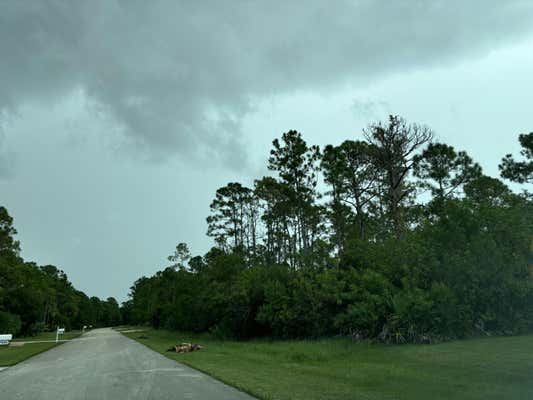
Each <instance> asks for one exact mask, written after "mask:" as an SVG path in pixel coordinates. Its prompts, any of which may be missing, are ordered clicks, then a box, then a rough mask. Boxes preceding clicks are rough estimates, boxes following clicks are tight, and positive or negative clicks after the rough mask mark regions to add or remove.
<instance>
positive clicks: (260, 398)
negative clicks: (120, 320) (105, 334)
mask: <svg viewBox="0 0 533 400" xmlns="http://www.w3.org/2000/svg"><path fill="white" fill-rule="evenodd" d="M115 332H118V333H120V334H121V335H122V336H124V337H125V338H128V339H130V340H133V341H134V342H137V343H139V344H141V345H143V346H144V347H146V348H148V349H150V350H152V351H153V352H155V353H157V354H161V355H162V356H163V357H165V358H168V359H169V360H172V361H174V362H176V363H178V364H183V365H185V366H187V367H189V368H192V369H194V370H195V371H198V372H201V373H202V374H205V375H207V376H209V377H211V378H213V379H216V380H217V381H219V382H221V383H223V384H224V385H228V386H230V387H232V388H234V389H236V390H238V391H240V392H243V393H246V394H247V395H249V396H252V397H255V398H256V399H257V400H273V398H271V397H265V396H263V395H261V394H259V393H255V392H254V391H253V390H250V389H248V388H245V387H242V386H240V385H239V384H237V383H235V382H230V381H228V380H226V379H224V378H221V377H219V376H217V375H214V374H212V373H211V372H209V371H205V370H204V369H202V368H198V367H196V366H194V365H191V364H190V363H188V362H186V361H182V360H180V361H178V360H176V359H175V358H172V357H170V356H169V355H168V354H166V352H160V351H157V350H156V349H154V348H152V347H151V346H149V345H148V344H146V343H144V342H141V341H140V340H139V339H136V338H133V337H129V336H128V335H125V334H123V333H122V332H121V331H118V330H115Z"/></svg>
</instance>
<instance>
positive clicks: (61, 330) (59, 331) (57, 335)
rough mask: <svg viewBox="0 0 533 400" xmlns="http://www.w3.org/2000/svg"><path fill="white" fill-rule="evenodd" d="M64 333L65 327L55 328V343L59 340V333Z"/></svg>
mask: <svg viewBox="0 0 533 400" xmlns="http://www.w3.org/2000/svg"><path fill="white" fill-rule="evenodd" d="M64 333H65V328H60V327H59V326H58V327H57V330H56V343H57V342H58V341H59V335H62V334H64Z"/></svg>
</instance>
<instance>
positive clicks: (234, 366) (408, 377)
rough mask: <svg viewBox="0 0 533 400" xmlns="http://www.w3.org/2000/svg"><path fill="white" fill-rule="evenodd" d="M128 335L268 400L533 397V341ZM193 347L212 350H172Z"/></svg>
mask: <svg viewBox="0 0 533 400" xmlns="http://www.w3.org/2000/svg"><path fill="white" fill-rule="evenodd" d="M125 335H127V336H129V337H131V338H133V339H136V340H138V341H139V342H141V343H144V344H145V345H147V346H148V347H150V348H152V349H154V350H156V351H158V352H161V353H163V354H165V355H166V356H168V357H170V358H173V359H175V360H178V361H180V362H183V363H185V364H188V365H190V366H192V367H194V368H196V369H199V370H201V371H204V372H206V373H208V374H210V375H212V376H214V377H216V378H218V379H220V380H222V381H224V382H226V383H229V384H231V385H233V386H236V387H238V388H240V389H242V390H244V391H246V392H249V393H251V394H254V395H255V396H257V397H259V398H262V399H292V400H298V399H300V400H313V399H331V400H334V399H372V400H377V399H379V400H383V399H405V400H417V399H421V400H422V399H423V400H428V399H429V400H438V399H443V400H444V399H446V400H449V399H461V400H462V399H465V400H466V399H480V400H481V399H482V400H487V399H498V400H501V399H506V400H511V399H512V400H514V399H524V400H525V399H533V335H530V336H516V337H505V338H486V339H472V340H465V341H457V342H450V343H444V344H438V345H404V346H386V345H376V344H365V343H354V342H351V341H349V340H345V339H326V340H318V341H272V342H269V341H261V340H254V341H249V342H236V341H219V340H214V339H212V338H210V337H209V336H207V335H199V336H195V335H189V334H181V333H177V332H169V331H164V330H152V329H147V330H146V332H142V333H141V332H134V333H125ZM141 335H146V336H148V339H139V336H141ZM187 341H194V342H198V343H200V344H203V345H205V348H204V349H203V350H201V351H198V352H194V353H187V354H175V353H168V352H166V351H165V350H166V349H167V348H168V347H170V345H171V344H174V343H179V342H187Z"/></svg>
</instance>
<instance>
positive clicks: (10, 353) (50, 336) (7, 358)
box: [0, 331, 82, 367]
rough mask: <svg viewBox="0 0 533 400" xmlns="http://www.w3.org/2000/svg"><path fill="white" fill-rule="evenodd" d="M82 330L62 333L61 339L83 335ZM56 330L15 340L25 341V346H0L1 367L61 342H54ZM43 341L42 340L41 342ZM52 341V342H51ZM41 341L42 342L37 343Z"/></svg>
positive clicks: (17, 341)
mask: <svg viewBox="0 0 533 400" xmlns="http://www.w3.org/2000/svg"><path fill="white" fill-rule="evenodd" d="M81 333H82V332H81V331H69V332H65V334H64V335H61V337H60V338H61V340H70V339H74V338H76V337H78V336H80V335H81ZM55 335H56V334H55V332H43V333H41V334H39V335H36V336H29V337H20V338H16V339H14V340H13V342H15V343H20V342H24V345H23V346H1V347H0V367H8V366H11V365H14V364H17V363H19V362H21V361H24V360H26V359H28V358H30V357H33V356H35V355H37V354H39V353H42V352H44V351H47V350H49V349H51V348H52V347H55V346H58V345H60V344H61V343H64V342H59V343H57V344H56V343H55V342H53V341H54V340H55V337H56V336H55ZM41 341H42V342H41ZM49 341H51V342H49ZM37 342H41V343H37Z"/></svg>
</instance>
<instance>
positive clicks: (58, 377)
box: [0, 329, 253, 400]
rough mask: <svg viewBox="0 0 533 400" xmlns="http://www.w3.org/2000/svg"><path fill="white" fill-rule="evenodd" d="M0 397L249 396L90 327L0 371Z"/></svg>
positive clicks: (236, 399)
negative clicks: (68, 339) (83, 332)
mask: <svg viewBox="0 0 533 400" xmlns="http://www.w3.org/2000/svg"><path fill="white" fill-rule="evenodd" d="M27 346H31V345H30V344H28V345H27ZM0 399H2V400H17V399H22V400H52V399H53V400H81V399H83V400H92V399H94V400H107V399H109V400H147V399H153V400H165V399H199V400H200V399H201V400H230V399H231V400H252V399H253V398H252V397H250V396H248V395H246V394H245V393H242V392H239V391H238V390H236V389H234V388H232V387H229V386H227V385H224V384H223V383H221V382H219V381H217V380H214V379H213V378H211V377H209V376H207V375H205V374H202V373H200V372H198V371H196V370H194V369H191V368H189V367H186V366H184V365H182V364H179V363H177V362H175V361H173V360H170V359H168V358H166V357H164V356H162V355H161V354H159V353H156V352H154V351H152V350H150V349H148V348H147V347H145V346H143V345H141V344H139V343H137V342H135V341H133V340H131V339H129V338H127V337H125V336H123V335H121V334H120V333H117V332H115V331H113V330H111V329H95V330H93V331H91V332H88V333H86V334H85V335H83V336H82V337H81V338H80V339H78V340H73V341H71V342H68V343H65V344H62V345H61V346H58V347H55V348H53V349H52V350H49V351H47V352H45V353H42V354H39V355H37V356H35V357H33V358H31V359H29V360H26V361H24V362H22V363H20V364H17V365H15V366H14V367H11V368H8V369H6V370H3V371H0Z"/></svg>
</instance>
